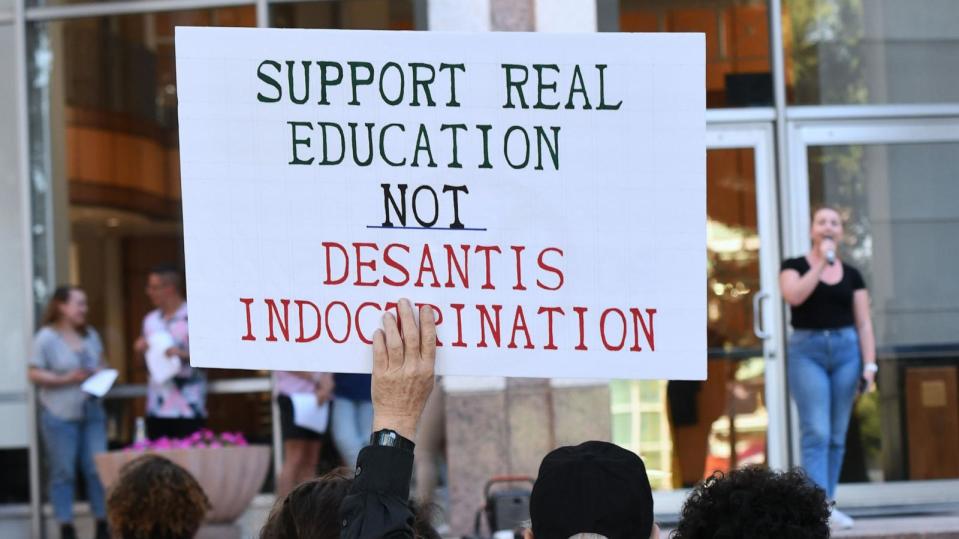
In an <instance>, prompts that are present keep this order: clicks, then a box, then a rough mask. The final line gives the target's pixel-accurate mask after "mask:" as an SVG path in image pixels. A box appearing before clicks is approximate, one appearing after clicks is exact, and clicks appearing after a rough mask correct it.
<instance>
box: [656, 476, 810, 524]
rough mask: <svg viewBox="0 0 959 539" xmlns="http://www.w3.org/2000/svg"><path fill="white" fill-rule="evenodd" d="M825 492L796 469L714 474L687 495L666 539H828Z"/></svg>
mask: <svg viewBox="0 0 959 539" xmlns="http://www.w3.org/2000/svg"><path fill="white" fill-rule="evenodd" d="M828 521H829V504H828V503H827V502H826V493H825V492H824V491H823V490H822V489H821V488H819V487H817V486H815V485H814V484H813V483H812V482H811V481H810V480H809V478H808V477H807V476H806V474H805V473H803V472H802V471H801V470H798V469H797V470H792V471H788V472H773V471H770V470H768V469H766V468H762V467H759V466H753V467H748V468H743V469H740V470H735V471H733V472H731V473H730V474H729V475H726V476H723V474H722V473H720V472H716V473H714V474H713V475H712V476H711V477H709V478H708V479H706V480H705V481H703V482H702V483H700V484H699V485H697V486H696V488H695V489H693V491H692V493H690V495H689V498H687V499H686V503H685V504H684V505H683V510H682V513H681V515H680V522H679V525H678V526H677V528H676V531H674V532H673V534H672V535H671V537H672V539H707V538H709V539H726V538H729V539H733V538H735V539H752V538H768V537H775V538H776V539H819V538H828V537H829V523H828Z"/></svg>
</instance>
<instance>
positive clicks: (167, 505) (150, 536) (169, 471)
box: [107, 455, 210, 539]
mask: <svg viewBox="0 0 959 539" xmlns="http://www.w3.org/2000/svg"><path fill="white" fill-rule="evenodd" d="M209 509H210V501H209V500H208V499H207V497H206V494H205V493H204V492H203V489H202V488H201V487H200V484H199V483H197V482H196V479H194V478H193V476H192V475H190V473H189V472H187V471H186V470H184V469H183V468H181V467H179V466H177V465H176V464H174V463H173V462H171V461H170V460H167V459H165V458H163V457H160V456H157V455H144V456H142V457H139V458H137V459H136V460H133V461H131V462H128V463H127V464H126V465H124V466H123V468H121V469H120V476H119V477H118V478H117V481H116V483H115V484H114V486H113V487H112V488H111V489H110V494H109V496H108V497H107V519H108V520H109V522H110V527H111V528H112V529H113V533H114V534H116V535H117V536H119V537H122V538H123V539H191V538H192V537H194V536H195V535H196V532H197V530H199V529H200V524H201V523H202V522H203V517H204V516H206V512H207V511H208V510H209Z"/></svg>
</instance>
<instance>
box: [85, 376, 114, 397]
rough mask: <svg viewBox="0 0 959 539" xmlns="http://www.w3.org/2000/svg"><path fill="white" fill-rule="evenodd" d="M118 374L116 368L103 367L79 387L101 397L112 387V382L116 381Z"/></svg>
mask: <svg viewBox="0 0 959 539" xmlns="http://www.w3.org/2000/svg"><path fill="white" fill-rule="evenodd" d="M118 374H119V373H118V372H117V370H116V369H103V370H102V371H100V372H98V373H96V374H94V375H93V376H91V377H89V378H87V379H86V380H85V381H84V382H83V384H82V385H81V386H80V389H82V390H83V391H85V392H87V393H89V394H91V395H93V396H94V397H102V396H104V395H106V394H107V391H110V388H111V387H113V382H116V381H117V375H118Z"/></svg>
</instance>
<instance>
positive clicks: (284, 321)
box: [263, 299, 290, 342]
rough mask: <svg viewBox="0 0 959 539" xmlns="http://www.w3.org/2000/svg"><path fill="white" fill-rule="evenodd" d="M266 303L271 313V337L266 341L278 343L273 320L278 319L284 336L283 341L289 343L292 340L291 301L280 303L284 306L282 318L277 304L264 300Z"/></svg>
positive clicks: (282, 300)
mask: <svg viewBox="0 0 959 539" xmlns="http://www.w3.org/2000/svg"><path fill="white" fill-rule="evenodd" d="M263 302H264V303H266V306H267V308H268V311H267V312H268V313H269V326H270V336H269V337H267V338H266V340H268V341H270V342H273V341H276V335H274V334H273V318H274V316H275V317H276V319H277V320H276V323H277V325H278V326H280V333H282V334H283V340H285V341H287V342H289V340H290V300H288V299H281V300H280V303H282V304H283V317H282V318H281V317H280V310H279V309H278V308H277V307H276V302H275V301H273V300H272V299H265V300H263Z"/></svg>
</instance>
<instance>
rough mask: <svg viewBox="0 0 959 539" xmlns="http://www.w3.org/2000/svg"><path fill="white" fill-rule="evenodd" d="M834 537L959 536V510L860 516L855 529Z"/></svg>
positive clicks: (927, 538) (922, 538)
mask: <svg viewBox="0 0 959 539" xmlns="http://www.w3.org/2000/svg"><path fill="white" fill-rule="evenodd" d="M832 536H833V537H844V538H863V539H865V538H878V537H882V538H884V539H946V538H956V539H959V513H954V514H949V515H919V516H898V517H873V518H858V519H856V526H855V527H854V528H852V529H851V530H841V531H835V532H833V534H832Z"/></svg>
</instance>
